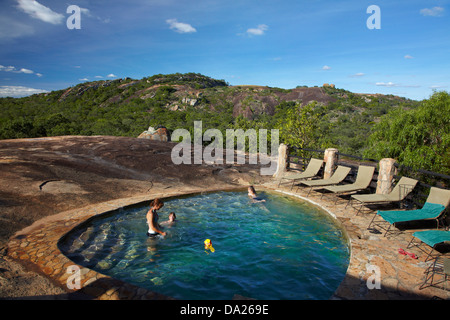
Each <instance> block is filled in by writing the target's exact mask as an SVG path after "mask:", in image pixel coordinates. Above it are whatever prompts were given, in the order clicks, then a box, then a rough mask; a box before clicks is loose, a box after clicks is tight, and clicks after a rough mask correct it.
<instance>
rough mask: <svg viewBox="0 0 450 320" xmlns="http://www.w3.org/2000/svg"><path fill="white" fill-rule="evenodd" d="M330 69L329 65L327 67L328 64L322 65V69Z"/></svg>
mask: <svg viewBox="0 0 450 320" xmlns="http://www.w3.org/2000/svg"><path fill="white" fill-rule="evenodd" d="M330 69H331V67H329V66H327V65H325V66H323V67H322V70H330Z"/></svg>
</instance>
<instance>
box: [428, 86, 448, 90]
mask: <svg viewBox="0 0 450 320" xmlns="http://www.w3.org/2000/svg"><path fill="white" fill-rule="evenodd" d="M443 88H447V86H438V85H434V86H430V89H443Z"/></svg>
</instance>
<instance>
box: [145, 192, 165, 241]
mask: <svg viewBox="0 0 450 320" xmlns="http://www.w3.org/2000/svg"><path fill="white" fill-rule="evenodd" d="M163 206H164V203H163V202H162V201H161V200H160V199H158V198H156V199H155V200H153V201H152V202H151V203H150V210H149V211H148V212H147V224H148V232H147V236H149V237H154V236H156V235H158V234H160V235H162V236H165V235H166V233H165V232H164V231H162V230H161V226H160V225H159V224H158V218H159V217H158V213H157V212H156V210H159V209H161V208H162V207H163Z"/></svg>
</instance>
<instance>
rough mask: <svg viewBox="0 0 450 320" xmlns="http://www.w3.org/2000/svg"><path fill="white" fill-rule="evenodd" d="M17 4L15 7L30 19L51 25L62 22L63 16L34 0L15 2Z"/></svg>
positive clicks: (18, 0)
mask: <svg viewBox="0 0 450 320" xmlns="http://www.w3.org/2000/svg"><path fill="white" fill-rule="evenodd" d="M17 2H18V6H17V7H18V8H19V9H20V10H22V11H23V12H25V13H26V14H28V15H29V16H31V17H32V18H35V19H39V20H41V21H44V22H48V23H51V24H61V23H62V22H63V21H64V18H65V17H64V15H62V14H60V13H56V12H54V11H53V10H52V9H50V8H47V7H46V6H44V5H42V4H40V3H39V2H37V1H35V0H17Z"/></svg>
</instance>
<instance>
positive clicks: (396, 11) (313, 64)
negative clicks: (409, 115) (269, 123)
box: [0, 0, 450, 100]
mask: <svg viewBox="0 0 450 320" xmlns="http://www.w3.org/2000/svg"><path fill="white" fill-rule="evenodd" d="M68 1H69V2H65V1H61V0H38V1H33V0H2V1H1V2H0V96H24V95H29V94H32V93H35V92H41V91H51V90H59V89H64V88H67V87H69V86H73V85H76V84H78V83H80V82H84V81H95V80H100V79H117V78H125V77H131V78H135V79H141V78H143V77H147V76H152V75H154V74H159V73H163V74H167V73H176V72H180V73H185V72H195V73H201V74H204V75H207V76H210V77H213V78H216V79H224V80H226V81H227V82H229V83H230V84H231V85H240V84H253V85H267V86H271V87H280V88H286V89H290V88H295V87H296V86H299V85H306V86H315V85H317V86H321V85H322V84H324V83H334V84H335V85H336V87H338V88H343V89H346V90H350V91H352V92H360V93H384V94H395V95H400V96H404V97H407V98H411V99H418V100H420V99H425V98H428V97H429V96H430V95H431V94H432V92H433V90H446V91H449V90H450V76H449V74H450V61H449V57H450V19H449V18H450V0H427V1H424V0H422V1H415V0H411V1H395V0H393V1H385V0H372V1H364V0H347V1H330V0H308V1H302V0H279V1H267V0H257V1H255V0H228V1H225V0H195V1H190V0H183V1H180V0H128V1H123V0H122V1H118V0H96V1H87V0H68ZM70 5H76V6H77V7H78V8H80V10H81V15H80V17H81V18H80V19H79V22H80V26H81V29H69V28H68V27H67V20H68V19H69V20H70V17H71V15H72V13H73V12H72V11H69V13H67V9H68V7H69V6H70ZM371 5H376V6H378V8H379V9H380V15H379V17H380V19H379V20H373V22H378V21H379V27H380V28H379V29H369V28H368V26H367V20H368V19H369V20H370V21H372V20H371V17H372V14H373V13H374V12H373V11H370V12H369V13H367V9H368V7H369V6H371ZM70 21H72V20H70Z"/></svg>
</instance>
